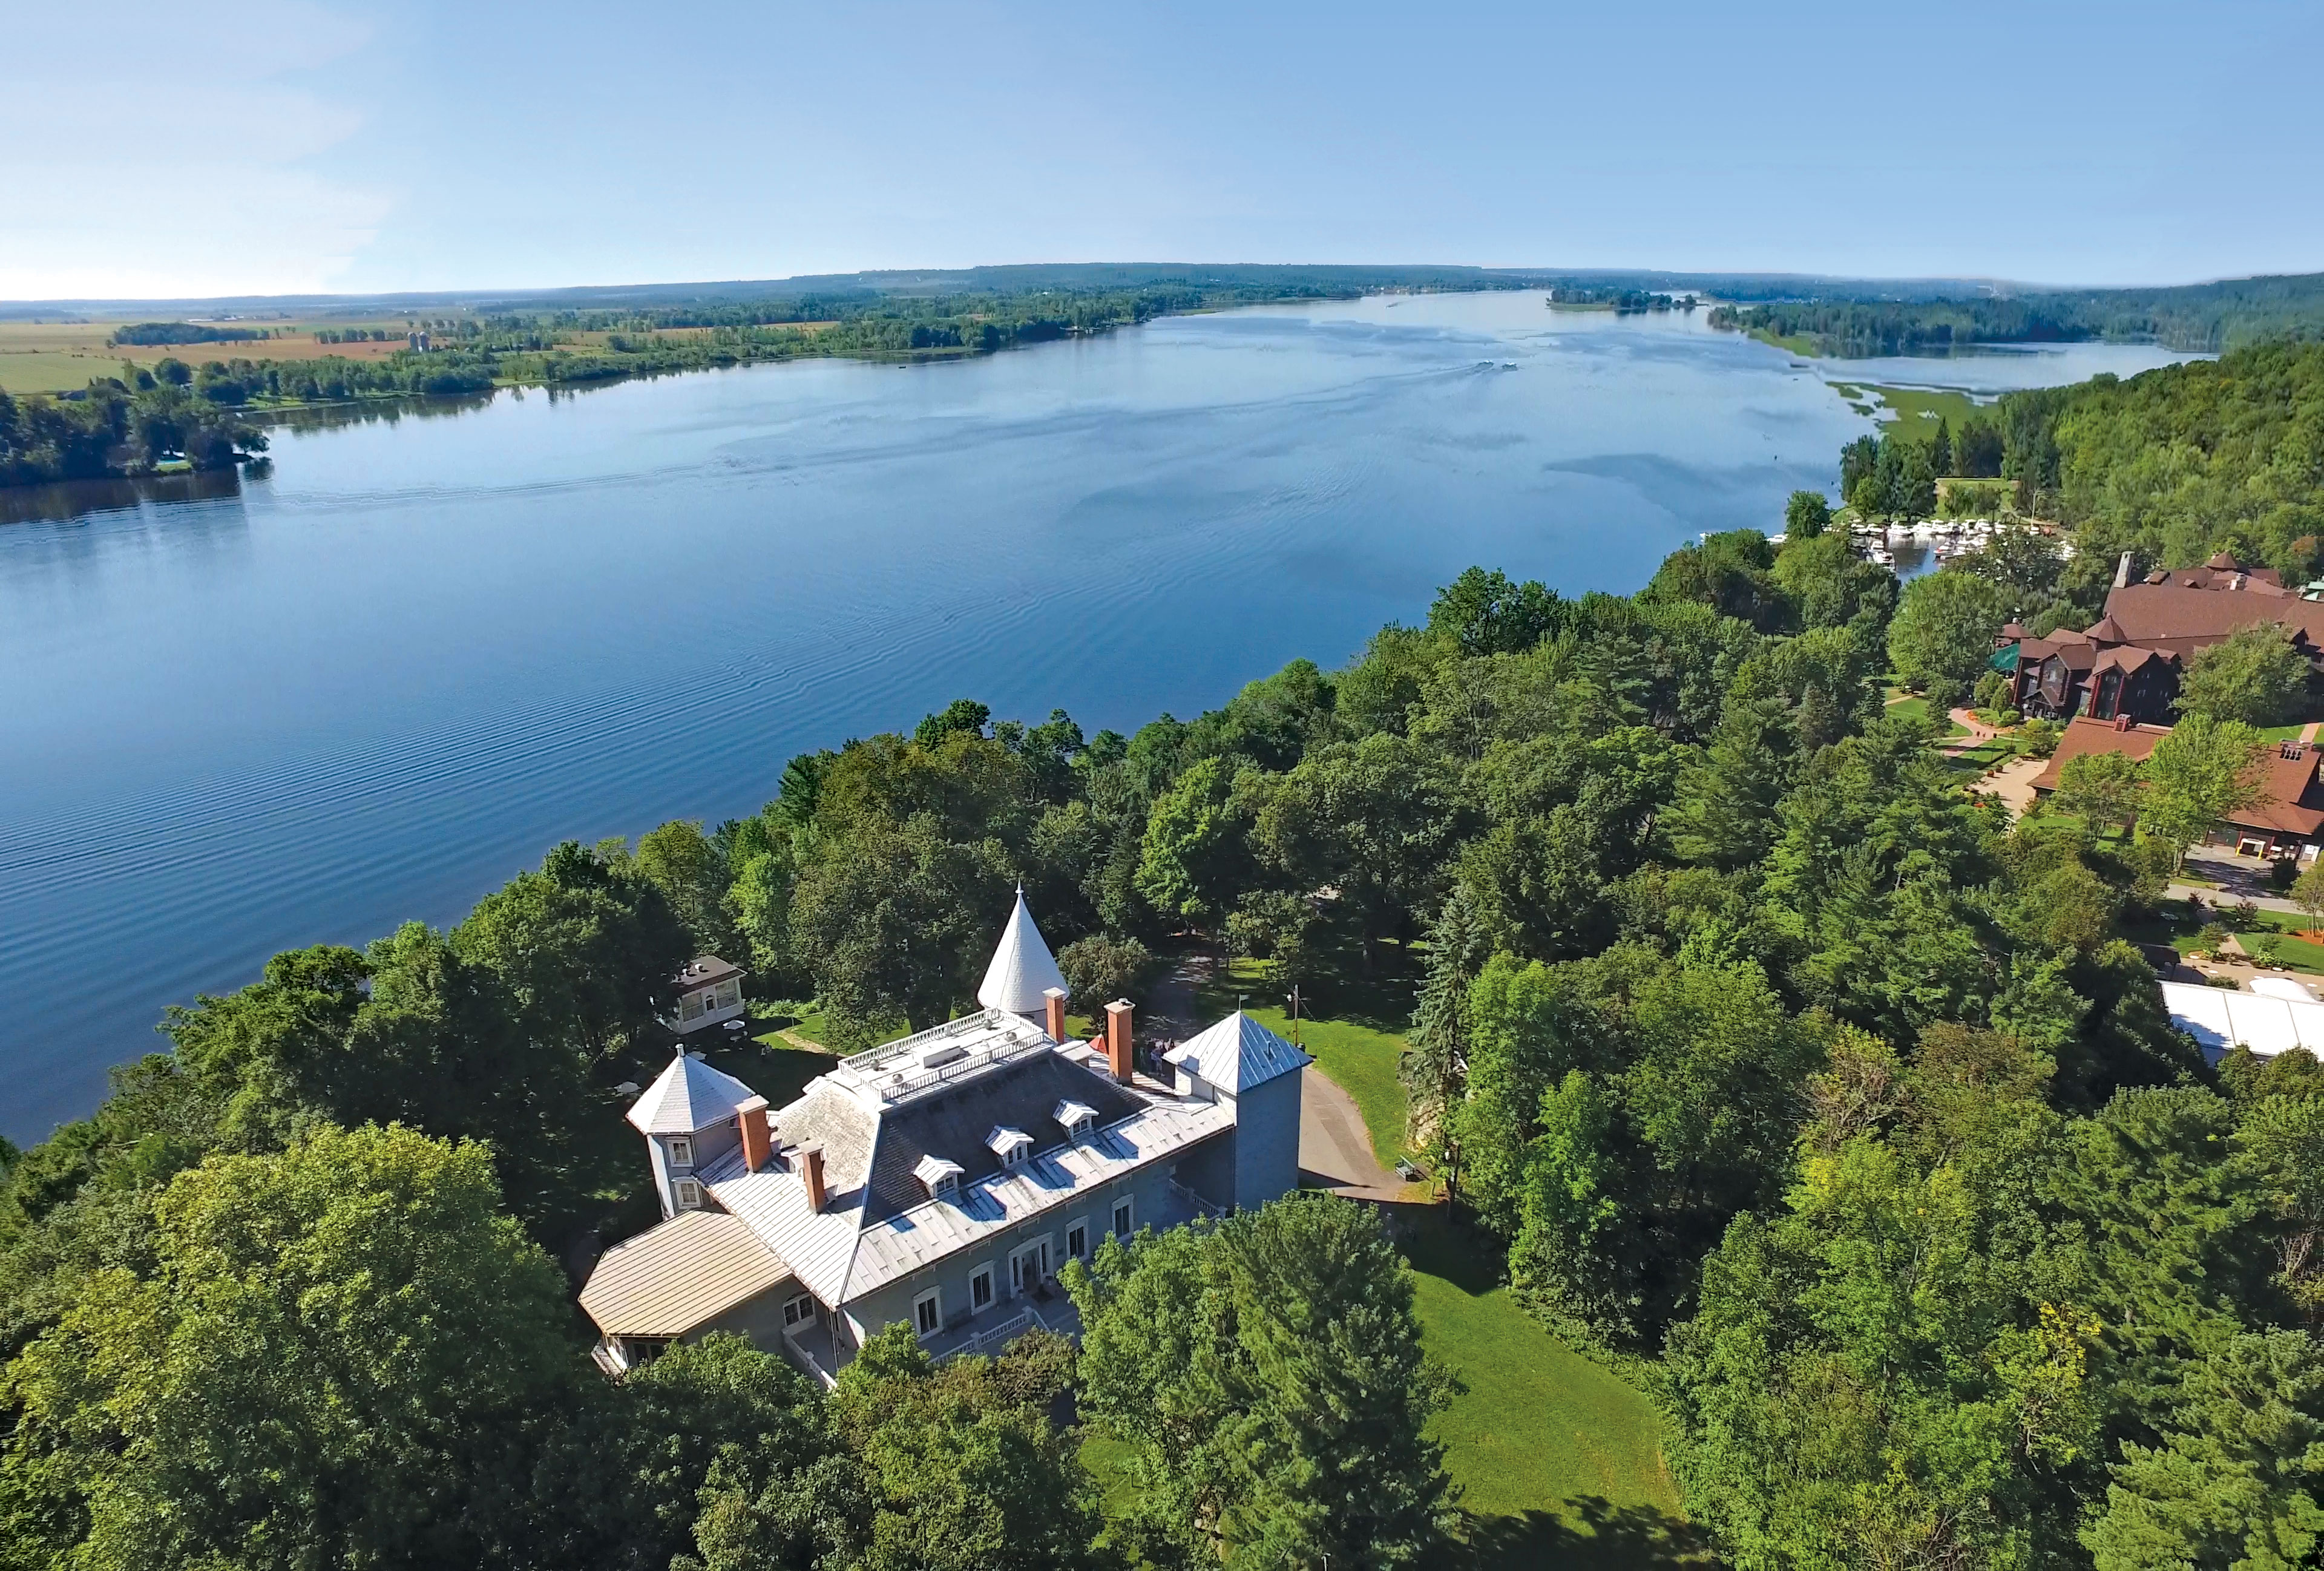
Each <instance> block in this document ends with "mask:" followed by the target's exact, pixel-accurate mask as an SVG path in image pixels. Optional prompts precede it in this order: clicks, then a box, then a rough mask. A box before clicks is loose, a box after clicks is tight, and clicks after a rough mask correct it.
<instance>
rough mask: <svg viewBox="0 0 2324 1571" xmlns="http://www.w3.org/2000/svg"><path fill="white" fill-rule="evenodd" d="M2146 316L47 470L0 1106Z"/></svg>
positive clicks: (1775, 497)
mask: <svg viewBox="0 0 2324 1571" xmlns="http://www.w3.org/2000/svg"><path fill="white" fill-rule="evenodd" d="M2169 358H2172V356H2163V355H2160V354H2157V353H2155V352H2153V351H2145V350H2136V349H2112V348H2098V347H2089V348H2076V349H2073V350H2070V351H2067V352H2063V353H2050V354H2044V355H2030V356H1978V357H1976V358H1973V359H1965V360H1952V361H1942V362H1932V361H1917V362H1905V363H1886V364H1884V365H1880V366H1878V367H1877V368H1876V367H1867V366H1861V365H1857V366H1851V365H1847V364H1845V363H1822V364H1819V365H1817V366H1816V367H1815V368H1814V369H1812V370H1811V369H1808V368H1805V367H1803V366H1802V365H1800V364H1799V363H1798V362H1796V361H1795V360H1794V359H1793V358H1792V357H1791V356H1787V355H1784V354H1783V353H1782V352H1780V351H1778V350H1775V349H1771V348H1768V347H1765V346H1762V345H1759V344H1757V343H1753V342H1751V341H1749V340H1748V339H1744V338H1740V337H1734V336H1731V335H1725V334H1717V333H1712V332H1711V331H1709V330H1708V329H1707V328H1703V327H1702V326H1701V319H1700V318H1692V319H1690V318H1680V317H1667V316H1665V317H1660V318H1652V317H1641V318H1630V319H1620V320H1618V319H1614V318H1612V317H1610V316H1605V315H1597V314H1566V313H1552V312H1550V311H1548V310H1544V309H1543V301H1542V298H1541V297H1540V296H1539V295H1537V294H1489V295H1440V296H1424V297H1417V298H1412V297H1403V298H1398V297H1386V298H1373V299H1369V300H1360V301H1347V302H1338V303H1331V304H1317V305H1310V306H1300V307H1296V308H1295V307H1286V308H1270V309H1263V310H1246V311H1236V312H1231V313H1225V314H1220V315H1214V316H1199V317H1183V318H1175V319H1167V320H1163V321H1157V322H1154V323H1151V324H1149V325H1148V326H1145V327H1142V328H1136V329H1132V330H1128V331H1123V332H1118V333H1114V334H1111V335H1110V336H1107V337H1100V338H1095V339H1089V340H1084V341H1078V342H1071V343H1064V344H1057V345H1052V346H1047V347H1041V348H1037V349H1033V350H1028V351H1025V352H1021V353H1017V354H1010V355H1001V356H992V357H990V358H986V359H981V360H975V361H971V362H967V363H964V364H955V365H931V366H922V367H916V368H910V369H899V368H894V367H878V366H871V365H855V364H848V363H844V362H829V363H814V364H804V365H782V366H758V367H751V368H746V369H742V370H735V371H728V372H713V373H705V374H696V375H689V376H680V377H672V378H668V379H664V380H660V381H654V382H640V383H632V384H625V385H621V386H615V387H610V388H606V389H604V390H601V391H597V392H592V393H582V394H578V395H575V396H570V397H559V398H555V399H551V398H549V397H548V396H546V395H544V394H542V393H537V392H536V393H528V394H525V395H522V396H516V395H512V394H508V393H503V394H502V395H500V396H499V397H497V398H495V399H493V400H492V401H491V402H489V403H488V404H486V405H484V407H481V408H473V409H469V410H467V411H463V412H459V413H456V414H450V415H446V416H443V417H440V418H429V419H420V418H406V419H401V420H392V421H391V420H380V421H375V422H371V423H361V424H351V425H340V426H337V427H331V428H322V429H312V430H284V431H281V432H279V433H278V434H277V437H276V439H275V443H274V448H273V467H272V474H271V475H270V476H266V477H264V478H254V479H251V480H248V481H246V482H245V483H244V484H243V485H241V486H240V487H239V488H238V489H236V490H234V491H233V492H232V494H226V495H223V496H217V497H212V498H209V499H206V500H184V501H171V502H160V503H156V502H146V503H143V504H121V503H120V502H119V501H118V500H115V501H114V502H112V504H110V505H103V504H98V503H90V504H87V505H85V506H79V507H78V511H76V510H75V508H74V507H63V508H60V507H58V506H57V505H56V504H55V502H54V499H53V498H51V500H50V501H49V502H47V503H46V504H43V505H45V506H47V507H48V509H49V511H50V512H51V513H59V512H61V513H66V514H67V516H63V517H55V516H51V517H48V518H44V519H39V520H35V521H33V522H14V523H9V524H6V525H5V526H0V678H4V679H5V686H0V801H5V804H6V810H5V823H4V824H0V1086H5V1092H0V1132H5V1133H6V1134H7V1135H9V1136H11V1137H12V1138H14V1139H17V1140H19V1141H22V1140H25V1139H28V1138H30V1139H37V1138H40V1137H41V1136H42V1135H44V1134H45V1133H46V1132H48V1130H49V1129H50V1127H51V1125H52V1124H53V1123H55V1122H57V1121H58V1120H60V1119H65V1118H71V1117H76V1116H78V1115H80V1114H83V1113H85V1112H87V1111H88V1108H89V1107H91V1106H92V1105H93V1104H95V1102H96V1101H97V1098H98V1097H99V1096H100V1095H102V1094H103V1091H104V1086H105V1076H106V1067H108V1066H110V1065H112V1064H115V1063H118V1062H121V1061H123V1060H124V1059H126V1058H132V1057H134V1056H135V1055H137V1054H139V1053H142V1052H146V1051H150V1050H152V1049H155V1048H158V1047H160V1046H161V1045H163V1043H162V1041H161V1039H160V1038H158V1037H156V1036H155V1035H154V1034H153V1028H154V1025H155V1022H156V1021H157V1020H158V1019H159V1018H160V1015H161V1010H162V1007H163V1006H164V1005H165V1004H168V1003H181V1002H189V1001H190V1000H191V999H192V998H193V996H194V995H195V993H198V992H202V991H209V992H223V991H226V990H228V989H231V988H233V987H235V986H237V985H239V984H243V983H244V982H247V981H249V980H251V979H252V978H253V977H254V975H256V973H257V971H258V969H259V967H260V966H261V964H262V963H263V961H264V959H265V957H266V956H268V955H269V954H271V953H272V952H274V951H276V950H278V949H281V948H286V947H293V946H298V945H304V944H311V943H317V942H321V941H325V940H330V941H338V942H346V943H357V944H359V943H362V942H364V940H367V939H369V938H374V937H377V936H378V935H380V934H383V933H384V932H387V931H388V930H389V929H392V927H393V926H394V925H395V924H396V923H398V922H400V921H402V920H405V919H410V918H421V919H426V920H429V921H431V922H437V923H447V922H450V921H453V920H456V919H457V918H458V917H459V916H460V915H461V914H462V913H463V912H464V911H465V910H466V909H467V908H468V907H469V905H471V904H472V903H473V902H474V901H475V900H476V898H477V897H478V896H480V895H482V894H484V893H485V892H488V891H490V890H492V889H493V888H495V887H497V886H498V885H499V884H501V883H503V882H504V881H505V880H507V879H508V878H509V877H510V876H511V875H512V873H516V872H517V871H518V870H519V869H521V868H522V867H525V866H527V865H528V864H532V863H535V862H537V861H538V860H539V857H540V855H541V854H542V853H543V852H544V851H545V850H547V848H548V847H549V846H550V845H552V844H553V843H554V842H556V841H557V840H558V839H562V838H567V837H577V838H580V839H583V840H594V839H596V838H598V837H600V836H607V835H635V834H637V833H639V832H641V831H642V830H644V829H647V828H650V827H652V826H653V825H655V824H656V823H659V822H660V821H662V820H664V819H668V818H680V817H684V818H703V819H705V820H708V821H710V822H714V823H715V821H717V820H719V819H721V818H728V817H732V816H734V815H737V814H742V813H747V812H750V811H752V810H753V809H756V808H757V807H759V805H760V804H761V802H763V801H764V800H765V799H767V798H768V797H769V796H770V794H771V793H772V791H773V790H774V785H775V781H776V779H777V776H778V774H779V772H780V771H781V768H782V765H783V762H784V761H785V760H786V759H787V758H788V757H789V756H790V755H791V754H792V753H797V752H799V751H801V750H802V749H807V748H812V747H820V746H835V745H836V744H839V743H840V742H842V741H844V740H845V739H846V738H848V737H850V736H856V735H866V734H868V733H871V732H873V731H878V730H882V729H887V728H890V727H908V726H909V725H912V724H913V723H914V722H915V721H917V720H918V717H919V716H921V715H922V714H924V713H926V712H927V711H928V710H930V709H933V708H936V707H941V706H942V705H944V704H945V703H946V702H947V701H949V700H950V699H953V698H961V697H973V698H980V699H982V700H983V701H985V702H986V703H989V704H991V706H992V707H993V709H994V711H995V712H996V713H997V714H998V715H1000V716H1004V717H1006V716H1021V717H1025V718H1028V719H1037V718H1040V717H1042V716H1046V715H1047V713H1048V712H1049V710H1050V709H1051V708H1052V707H1065V708H1066V709H1068V710H1070V711H1071V712H1072V713H1073V715H1074V717H1075V718H1076V719H1078V720H1079V721H1081V723H1082V724H1083V725H1084V727H1085V728H1087V729H1089V730H1092V731H1094V730H1096V729H1097V728H1098V727H1100V726H1108V725H1111V726H1115V727H1119V728H1121V729H1124V730H1128V729H1130V728H1132V727H1135V726H1136V725H1140V724H1142V723H1143V722H1144V721H1146V720H1148V719H1150V718H1152V717H1153V716H1155V715H1156V714H1157V713H1159V712H1161V711H1163V710H1165V709H1167V710H1171V711H1173V712H1175V713H1176V714H1178V715H1179V716H1182V717H1183V716H1190V715H1192V714H1194V713H1196V712H1198V711H1200V710H1202V709H1204V708H1208V707H1215V706H1216V705H1218V704H1220V703H1222V702H1223V701H1224V700H1225V699H1226V698H1228V697H1230V696H1231V694H1232V693H1233V691H1234V689H1235V688H1237V687H1238V686H1239V685H1240V684H1241V683H1243V682H1245V681H1248V680H1250V679H1252V678H1254V677H1258V676H1261V675H1264V674H1266V673H1267V672H1268V671H1270V670H1275V669H1276V668H1277V667H1278V666H1280V665H1281V664H1282V663H1283V662H1284V661H1287V660H1289V659H1291V658H1293V657H1295V656H1297V655H1307V656H1311V657H1313V658H1314V659H1315V660H1317V661H1321V662H1323V664H1325V665H1327V666H1328V665H1332V664H1334V663H1337V662H1339V661H1344V660H1346V659H1347V658H1348V657H1349V656H1351V654H1353V653H1354V652H1356V651H1357V650H1358V649H1360V647H1361V646H1362V644H1363V642H1364V640H1365V638H1366V637H1367V636H1368V635H1369V633H1371V632H1372V631H1373V630H1374V629H1375V628H1377V627H1379V625H1380V624H1382V623H1384V622H1387V621H1389V620H1391V619H1397V620H1402V621H1406V622H1413V621H1416V620H1418V619H1420V618H1422V617H1423V616H1425V614H1426V611H1427V607H1428V603H1429V599H1430V597H1431V596H1432V594H1433V593H1434V588H1435V587H1436V586H1437V585H1439V584H1441V583H1442V582H1443V581H1444V580H1445V579H1447V578H1451V577H1452V575H1453V574H1455V573H1457V572H1459V571H1460V570H1461V569H1462V568H1464V567H1467V566H1468V565H1470V564H1471V563H1472V562H1478V563H1485V564H1489V565H1491V566H1496V567H1500V568H1506V569H1508V571H1509V572H1510V573H1511V574H1512V575H1514V576H1517V577H1538V578H1544V579H1545V580H1547V581H1548V582H1549V583H1550V584H1551V585H1552V586H1554V587H1556V588H1558V589H1560V590H1563V591H1565V592H1567V593H1576V592H1579V591H1582V590H1584V589H1592V588H1603V589H1612V590H1619V591H1628V590H1630V589H1634V588H1636V587H1637V586H1638V585H1639V584H1640V583H1642V582H1643V581H1644V580H1645V579H1646V578H1647V577H1648V575H1649V574H1650V573H1651V572H1652V571H1653V568H1654V566H1655V563H1656V561H1658V560H1659V559H1661V558H1662V556H1663V555H1664V554H1665V552H1667V551H1669V550H1671V549H1672V548H1673V547H1674V546H1676V545H1678V544H1680V543H1681V542H1682V541H1685V540H1687V539H1688V538H1690V537H1692V536H1693V535H1694V534H1696V533H1698V532H1700V531H1704V530H1715V529H1729V528H1734V527H1738V526H1742V525H1757V526H1761V527H1768V528H1772V527H1775V522H1776V521H1777V520H1778V519H1779V518H1780V516H1781V514H1782V508H1783V501H1784V496H1785V495H1786V494H1788V493H1789V492H1791V491H1792V490H1793V489H1794V488H1795V487H1801V486H1809V487H1819V488H1823V487H1829V486H1830V485H1831V484H1832V483H1833V481H1834V477H1835V474H1836V468H1837V454H1838V451H1839V448H1840V445H1841V444H1842V443H1843V442H1845V441H1847V440H1848V439H1849V438H1851V437H1853V436H1855V435H1857V434H1858V433H1859V432H1860V431H1863V430H1867V429H1869V422H1867V421H1866V420H1863V419H1861V418H1859V417H1858V416H1856V415H1854V414H1852V413H1851V412H1850V411H1849V408H1848V407H1847V405H1846V403H1845V402H1843V401H1842V400H1841V399H1840V397H1839V396H1837V395H1835V394H1834V393H1832V392H1831V390H1830V389H1829V388H1828V387H1827V386H1826V385H1825V380H1826V379H1846V378H1848V377H1850V376H1855V377H1859V378H1863V379H1866V380H1880V379H1881V378H1882V377H1883V376H1886V378H1887V379H1889V380H1900V379H1904V378H1906V377H1909V378H1910V379H1912V380H1914V381H1926V382H1934V383H1940V384H1953V385H1962V386H1969V387H1983V388H1998V387H2003V386H2015V385H2030V384H2039V383H2056V382H2064V381H2070V380H2073V379H2075V378H2077V377H2080V376H2085V375H2088V374H2091V373H2092V372H2094V371H2098V370H2114V371H2120V372H2124V373H2129V372H2133V371H2135V370H2138V369H2142V368H2144V366H2145V365H2153V364H2158V363H2160V362H2161V361H2163V360H2165V359H2169ZM18 506H19V507H20V509H21V507H22V506H23V499H19V501H18Z"/></svg>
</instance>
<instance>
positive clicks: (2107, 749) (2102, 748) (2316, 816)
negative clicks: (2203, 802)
mask: <svg viewBox="0 0 2324 1571" xmlns="http://www.w3.org/2000/svg"><path fill="white" fill-rule="evenodd" d="M2168 735H2171V728H2170V727H2169V726H2168V725H2135V724H2134V723H2132V722H2131V721H2129V720H2127V719H2117V720H2111V721H2109V720H2093V719H2089V718H2087V717H2086V718H2083V719H2079V720H2075V721H2072V722H2071V723H2070V724H2069V725H2067V726H2066V734H2065V735H2063V736H2061V737H2060V738H2059V739H2058V751H2057V752H2056V753H2052V754H2051V756H2050V762H2049V763H2048V764H2047V765H2046V766H2044V767H2043V771H2042V772H2041V773H2040V774H2037V775H2035V776H2034V777H2033V782H2032V783H2033V794H2034V795H2035V796H2036V797H2047V796H2048V795H2049V794H2050V793H2051V792H2052V791H2054V790H2057V789H2058V781H2059V780H2060V779H2061V777H2062V776H2063V774H2064V772H2065V768H2066V765H2067V763H2068V762H2070V760H2073V759H2076V758H2080V756H2081V755H2082V754H2084V753H2122V754H2124V755H2125V756H2126V757H2128V758H2130V759H2132V760H2134V761H2142V760H2144V758H2145V757H2146V756H2147V754H2149V753H2153V751H2154V744H2156V743H2158V742H2160V741H2162V740H2163V738H2164V737H2165V736H2168ZM2319 761H2324V745H2319V744H2316V743H2312V742H2309V743H2302V742H2285V743H2281V744H2277V746H2276V747H2275V748H2274V750H2273V752H2272V753H2269V754H2268V760H2267V772H2266V773H2265V774H2264V776H2263V777H2262V778H2261V785H2262V787H2263V789H2264V792H2265V794H2264V796H2262V797H2261V799H2259V800H2258V801H2257V802H2255V803H2254V804H2253V805H2252V806H2251V807H2249V808H2246V809H2244V810H2243V811H2242V812H2240V813H2237V814H2236V816H2235V817H2234V818H2231V819H2230V820H2229V821H2228V822H2227V825H2226V827H2224V828H2223V829H2222V830H2221V831H2220V832H2218V833H2216V834H2213V835H2211V836H2208V837H2207V840H2208V843H2209V844H2210V845H2215V846H2234V847H2235V848H2236V851H2237V853H2239V854H2240V855H2246V856H2271V857H2272V856H2293V855H2296V856H2298V857H2299V858H2300V859H2301V861H2302V862H2305V861H2308V860H2309V859H2310V858H2311V857H2313V856H2314V855H2316V850H2317V846H2318V845H2319V841H2324V783H2319V781H2318V780H2317V764H2318V763H2319Z"/></svg>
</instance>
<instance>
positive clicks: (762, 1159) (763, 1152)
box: [734, 1096, 775, 1173]
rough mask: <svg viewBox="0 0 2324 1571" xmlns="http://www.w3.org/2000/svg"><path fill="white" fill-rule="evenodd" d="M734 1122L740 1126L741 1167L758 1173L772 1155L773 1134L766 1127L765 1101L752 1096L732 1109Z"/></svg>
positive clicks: (773, 1145) (773, 1146)
mask: <svg viewBox="0 0 2324 1571" xmlns="http://www.w3.org/2000/svg"><path fill="white" fill-rule="evenodd" d="M734 1122H735V1123H739V1124H741V1125H742V1165H743V1166H744V1167H746V1168H748V1169H750V1170H751V1171H752V1172H754V1173H755V1172H758V1171H759V1170H761V1169H763V1168H764V1167H765V1166H766V1165H767V1159H768V1158H769V1157H770V1156H772V1155H773V1154H774V1148H775V1141H774V1134H773V1132H772V1131H770V1130H769V1129H768V1127H767V1099H766V1098H765V1097H763V1096H753V1097H751V1098H750V1099H749V1100H747V1101H745V1102H744V1103H743V1104H742V1105H741V1106H739V1107H737V1108H735V1109H734Z"/></svg>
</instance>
